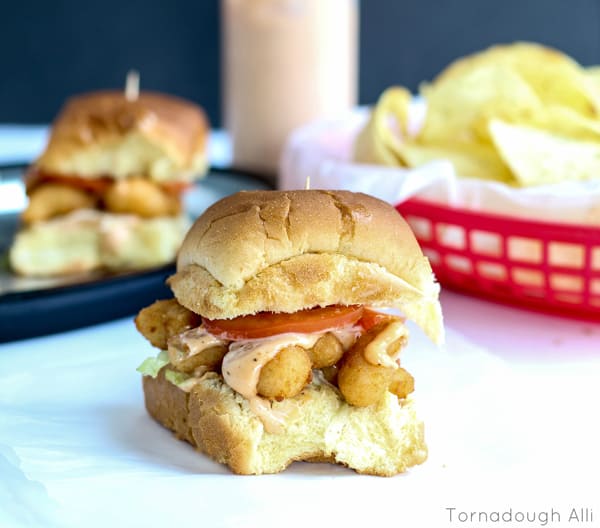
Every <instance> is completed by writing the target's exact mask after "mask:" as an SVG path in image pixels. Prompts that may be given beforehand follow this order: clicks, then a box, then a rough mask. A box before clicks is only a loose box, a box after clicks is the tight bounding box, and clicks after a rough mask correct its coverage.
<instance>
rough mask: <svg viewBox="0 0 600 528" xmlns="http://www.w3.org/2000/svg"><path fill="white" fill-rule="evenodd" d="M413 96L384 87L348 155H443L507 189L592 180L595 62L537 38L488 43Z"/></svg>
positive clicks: (598, 170)
mask: <svg viewBox="0 0 600 528" xmlns="http://www.w3.org/2000/svg"><path fill="white" fill-rule="evenodd" d="M420 92H421V95H422V97H423V98H424V100H425V103H426V114H425V118H424V120H423V122H422V123H420V124H419V127H418V130H416V131H415V130H414V126H413V125H414V123H412V117H411V112H412V108H413V104H414V99H413V97H412V94H411V93H410V92H409V91H408V90H407V89H405V88H402V87H392V88H389V89H388V90H386V91H385V92H384V93H383V94H382V95H381V97H380V99H379V101H378V102H377V105H376V106H375V107H374V109H373V112H372V114H371V117H370V120H369V121H368V123H367V125H366V126H365V128H364V129H363V130H362V131H361V132H360V134H359V136H358V138H357V141H356V144H355V160H356V161H358V162H361V163H378V164H385V165H392V166H394V165H401V166H405V167H416V166H418V165H421V164H423V163H426V162H428V161H431V160H434V159H448V160H450V161H451V162H452V163H453V164H454V167H455V169H456V172H457V174H458V175H460V176H463V177H470V178H479V179H485V180H494V181H500V182H504V183H507V184H509V185H514V186H532V185H540V184H547V183H557V182H562V181H585V180H591V179H600V67H592V68H587V69H586V68H583V67H582V66H580V65H579V64H578V63H577V62H575V61H574V60H573V59H572V58H570V57H568V56H567V55H565V54H563V53H560V52H559V51H556V50H554V49H550V48H547V47H544V46H541V45H539V44H533V43H515V44H511V45H503V46H495V47H492V48H489V49H487V50H485V51H483V52H481V53H477V54H474V55H471V56H467V57H464V58H461V59H459V60H457V61H456V62H454V63H452V64H451V65H450V66H448V67H447V68H446V69H445V70H444V71H443V72H442V73H441V74H440V75H439V76H438V77H437V78H436V79H435V80H434V81H433V82H432V83H431V84H426V85H424V86H422V87H421V90H420Z"/></svg>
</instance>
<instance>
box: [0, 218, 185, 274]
mask: <svg viewBox="0 0 600 528" xmlns="http://www.w3.org/2000/svg"><path fill="white" fill-rule="evenodd" d="M189 224H190V222H189V221H188V219H187V218H186V217H184V216H179V217H160V218H152V219H144V218H140V217H137V216H133V215H117V214H110V213H104V212H101V211H97V210H92V209H81V210H78V211H75V212H72V213H69V214H68V215H64V216H60V217H56V218H54V219H52V220H47V221H43V222H35V223H34V224H32V225H31V226H29V227H27V228H25V229H23V230H22V231H20V232H19V233H18V234H17V236H16V238H15V241H14V244H13V245H12V247H11V249H10V254H9V257H10V264H11V267H12V268H13V270H15V271H16V272H17V273H20V274H22V275H32V276H36V275H37V276H52V275H64V274H69V273H78V272H85V271H91V270H95V269H100V268H103V269H112V270H121V269H139V268H147V267H151V266H160V265H163V264H167V263H169V262H173V260H174V259H175V254H176V252H177V250H178V249H179V246H180V244H181V241H182V240H183V237H184V236H185V232H186V231H187V229H188V227H189Z"/></svg>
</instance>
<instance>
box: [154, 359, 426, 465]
mask: <svg viewBox="0 0 600 528" xmlns="http://www.w3.org/2000/svg"><path fill="white" fill-rule="evenodd" d="M143 386H144V394H145V399H146V408H147V409H148V412H149V413H150V415H151V416H152V417H154V418H155V419H156V420H157V421H158V422H160V423H161V424H163V425H164V426H165V427H168V428H169V429H171V430H172V431H174V432H175V435H176V436H177V437H178V438H180V439H182V440H186V441H187V442H189V443H191V444H192V445H194V446H196V447H197V448H198V449H199V450H200V451H202V452H203V453H205V454H207V455H208V456H210V457H211V458H212V459H214V460H216V461H217V462H220V463H222V464H226V465H228V466H229V467H230V468H231V470H232V471H234V472H235V473H238V474H243V475H249V474H254V475H259V474H264V473H277V472H279V471H282V470H283V469H285V468H286V467H287V466H288V465H289V464H291V463H292V462H294V461H300V460H305V461H328V462H337V463H339V464H343V465H345V466H348V467H350V468H352V469H354V470H356V471H358V472H359V473H368V474H372V475H380V476H391V475H395V474H397V473H401V472H403V471H405V470H406V469H407V468H409V467H411V466H414V465H416V464H420V463H422V462H424V461H425V459H426V458H427V448H426V446H425V443H424V436H423V424H422V423H421V422H420V421H419V420H418V419H417V417H416V414H415V411H414V409H413V405H412V402H411V400H410V399H407V400H402V401H399V400H398V398H396V397H395V396H393V395H392V394H389V393H388V397H386V399H385V400H384V401H382V402H381V404H379V405H378V406H376V407H374V406H371V407H363V408H359V407H353V406H351V405H348V404H347V403H345V402H344V401H343V399H342V398H341V397H340V395H339V393H338V392H337V391H336V390H335V389H334V388H332V387H331V386H330V385H328V384H318V383H312V384H311V385H309V386H308V387H307V388H306V389H305V390H303V391H302V393H301V394H299V395H298V396H296V397H295V398H289V399H286V400H284V401H283V402H279V403H277V402H276V403H274V407H275V408H278V409H279V410H282V411H284V412H287V413H288V419H287V421H286V425H285V426H284V431H283V432H281V433H278V434H271V433H268V432H266V431H265V429H264V427H263V425H262V422H261V421H260V419H258V418H257V417H256V416H255V415H254V413H253V412H252V411H251V410H250V407H249V405H248V401H247V400H246V399H244V398H242V397H241V396H239V395H238V394H237V393H235V392H234V391H233V390H232V389H231V388H229V387H228V386H227V385H226V384H225V383H224V382H223V379H222V378H221V376H219V375H218V374H216V373H209V374H206V375H204V376H203V377H202V378H201V379H200V380H199V381H198V383H197V384H196V385H195V386H194V387H193V388H192V390H191V391H190V392H189V393H186V392H184V391H183V390H181V389H179V388H178V387H177V386H175V385H173V384H172V383H170V382H169V381H167V380H166V379H165V378H164V369H163V371H161V373H159V375H158V377H157V378H155V379H153V378H150V377H148V376H144V378H143Z"/></svg>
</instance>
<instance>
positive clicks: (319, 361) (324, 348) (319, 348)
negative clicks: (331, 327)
mask: <svg viewBox="0 0 600 528" xmlns="http://www.w3.org/2000/svg"><path fill="white" fill-rule="evenodd" d="M343 354H344V349H343V348H342V344H341V343H340V342H339V341H338V339H337V338H336V337H335V336H334V335H333V334H332V333H331V332H328V333H326V334H325V335H324V336H322V337H321V338H319V340H318V341H317V342H316V343H315V346H314V347H312V348H311V349H310V350H308V355H309V357H310V359H311V361H312V364H313V368H323V367H331V366H332V365H335V364H336V363H337V362H338V361H339V360H340V359H342V355H343Z"/></svg>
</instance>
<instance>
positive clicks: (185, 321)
mask: <svg viewBox="0 0 600 528" xmlns="http://www.w3.org/2000/svg"><path fill="white" fill-rule="evenodd" d="M201 322H202V320H201V318H200V316H199V315H197V314H195V313H194V312H191V311H190V310H188V309H187V308H184V307H183V306H181V305H180V304H179V303H178V302H177V301H176V300H175V299H168V300H162V301H156V302H155V303H153V304H151V305H150V306H147V307H146V308H144V309H142V310H141V311H140V313H139V314H138V315H137V317H136V318H135V326H136V328H137V329H138V332H140V333H141V334H142V335H143V336H144V337H145V338H146V339H147V340H148V341H150V343H151V344H152V346H155V347H157V348H160V349H161V350H166V349H167V341H168V340H169V338H170V337H172V336H174V335H177V334H180V333H181V332H183V331H185V330H188V329H190V328H195V327H196V326H198V325H200V323H201Z"/></svg>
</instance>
